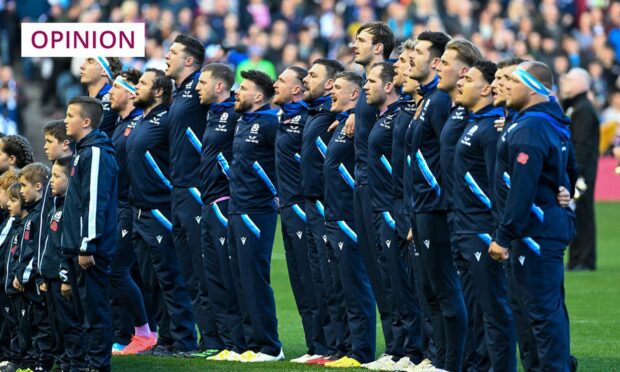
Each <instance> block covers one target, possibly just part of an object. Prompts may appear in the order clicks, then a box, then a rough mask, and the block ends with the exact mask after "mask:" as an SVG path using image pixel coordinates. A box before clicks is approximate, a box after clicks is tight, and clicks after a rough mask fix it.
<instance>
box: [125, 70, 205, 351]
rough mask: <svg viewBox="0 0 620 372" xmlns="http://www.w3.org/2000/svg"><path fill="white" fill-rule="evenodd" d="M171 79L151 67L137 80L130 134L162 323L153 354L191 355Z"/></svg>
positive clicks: (149, 281) (144, 271)
mask: <svg viewBox="0 0 620 372" xmlns="http://www.w3.org/2000/svg"><path fill="white" fill-rule="evenodd" d="M172 84H173V83H172V81H171V80H170V79H169V78H168V77H166V76H164V73H163V71H161V70H156V69H147V70H146V71H145V72H144V74H142V77H141V78H140V80H139V82H138V85H136V98H135V99H134V106H135V107H138V108H141V109H142V110H143V111H144V113H143V115H142V117H141V118H140V120H139V121H138V122H137V123H136V126H135V127H134V128H133V130H132V133H131V135H130V136H129V137H128V138H127V141H126V148H127V150H126V151H127V167H128V168H127V172H128V174H129V178H130V180H129V182H130V183H129V186H130V188H129V203H130V204H131V207H132V209H133V243H134V248H135V250H136V254H137V256H138V264H139V266H140V274H141V275H142V281H143V283H144V286H145V288H144V289H145V293H147V294H148V296H147V299H146V302H147V308H149V310H150V311H154V312H156V318H157V323H158V326H159V332H158V335H159V337H158V340H157V346H156V347H155V349H153V350H152V354H153V355H161V356H165V355H173V354H179V355H187V354H188V353H189V352H192V351H194V350H195V349H196V331H195V322H194V317H193V314H192V309H191V300H190V297H189V293H188V291H187V288H186V287H185V282H184V280H183V277H182V276H181V273H180V268H179V263H178V261H177V256H176V255H175V253H174V250H173V249H172V247H173V241H172V223H171V222H170V214H171V212H170V196H171V190H172V185H171V184H170V181H169V164H170V157H169V148H168V133H169V129H170V128H169V125H170V124H169V123H168V121H167V117H166V114H167V113H168V108H169V105H170V101H171V99H172V88H173V87H172Z"/></svg>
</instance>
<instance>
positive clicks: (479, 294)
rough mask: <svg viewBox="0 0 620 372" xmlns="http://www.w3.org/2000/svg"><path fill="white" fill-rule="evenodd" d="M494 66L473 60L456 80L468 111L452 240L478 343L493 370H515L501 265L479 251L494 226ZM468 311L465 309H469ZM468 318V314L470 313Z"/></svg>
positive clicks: (456, 170) (458, 155)
mask: <svg viewBox="0 0 620 372" xmlns="http://www.w3.org/2000/svg"><path fill="white" fill-rule="evenodd" d="M496 69H497V67H496V65H495V64H494V63H492V62H490V61H479V62H476V63H474V65H473V66H472V68H471V69H470V70H469V71H468V72H467V74H466V75H465V77H464V78H462V79H460V80H459V83H458V95H457V97H456V101H457V103H458V104H459V105H461V106H463V107H465V108H466V109H467V110H468V114H469V118H470V120H469V122H468V124H467V126H466V127H465V129H464V130H463V133H462V135H461V137H460V139H459V141H458V143H457V145H456V149H455V155H454V161H453V166H452V167H451V168H450V169H451V170H452V171H453V178H452V181H453V182H454V184H453V188H454V190H455V192H454V194H453V198H452V200H453V203H454V204H453V211H454V212H453V213H454V219H453V227H452V228H453V230H452V234H453V239H454V244H455V245H456V247H457V249H458V251H459V252H458V253H459V255H460V257H462V259H463V260H464V265H463V270H464V271H465V272H467V273H468V274H469V275H470V278H471V279H472V280H473V281H474V282H475V285H472V286H471V288H472V293H471V294H472V295H473V300H474V301H475V303H476V305H477V307H478V309H479V311H480V314H479V317H480V319H479V320H480V321H481V322H482V326H483V328H482V332H481V333H482V335H483V336H485V335H486V337H482V339H481V340H477V344H475V345H474V346H479V344H478V343H480V342H482V343H483V345H484V346H485V352H486V353H488V357H489V359H490V366H491V367H492V368H493V370H495V371H515V370H516V359H515V349H516V341H515V333H514V321H513V317H512V311H511V309H510V306H509V301H508V294H507V281H506V272H505V271H504V267H503V265H502V264H500V263H498V262H496V261H493V260H492V259H491V258H490V257H489V256H488V255H485V254H484V251H485V248H487V247H488V245H489V243H490V240H491V235H490V234H491V233H492V232H493V231H492V230H493V228H494V226H495V220H494V218H493V213H492V202H491V199H490V197H489V195H492V194H491V191H492V189H491V186H492V182H493V177H494V171H495V157H496V149H497V140H498V138H499V135H500V134H499V133H498V132H497V130H496V129H495V128H494V126H493V123H494V122H495V120H497V119H498V118H500V117H502V116H503V115H504V111H503V108H501V107H494V106H493V93H492V88H491V85H490V84H491V83H492V82H493V80H494V75H495V72H496ZM456 191H458V192H456ZM468 310H470V309H469V308H468ZM470 318H471V315H470Z"/></svg>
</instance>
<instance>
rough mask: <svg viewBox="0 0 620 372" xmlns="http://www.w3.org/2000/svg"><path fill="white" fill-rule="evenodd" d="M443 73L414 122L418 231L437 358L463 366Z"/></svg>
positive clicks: (426, 91) (443, 364)
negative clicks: (445, 164) (446, 178)
mask: <svg viewBox="0 0 620 372" xmlns="http://www.w3.org/2000/svg"><path fill="white" fill-rule="evenodd" d="M438 83H439V77H438V76H436V77H435V79H434V80H433V81H431V82H430V83H429V84H427V85H425V86H422V87H421V88H420V90H421V92H422V96H423V97H424V99H423V101H422V103H421V105H422V108H421V111H420V114H419V116H418V117H417V118H415V119H414V121H413V122H412V124H411V127H412V129H411V153H410V154H409V155H410V156H411V173H410V175H411V178H410V185H411V187H412V189H411V194H410V195H411V196H412V204H413V205H412V206H413V210H412V212H413V214H412V216H413V221H412V228H413V233H414V234H413V236H414V239H415V244H416V246H417V247H418V252H419V253H420V259H421V266H420V267H421V268H422V269H421V271H422V272H421V273H420V279H421V287H422V293H423V295H424V296H425V297H426V302H427V304H428V309H429V315H430V318H431V322H432V324H433V340H434V342H435V345H436V347H437V355H436V360H434V361H433V364H434V365H435V366H437V367H439V368H443V369H446V370H450V371H451V370H459V368H460V367H461V359H462V356H463V345H464V341H465V335H464V334H465V331H466V311H465V304H464V302H463V295H462V293H461V286H460V283H459V279H458V274H457V273H456V270H455V268H454V263H453V261H452V257H451V255H452V252H451V245H450V230H449V226H448V220H447V213H446V206H445V203H444V202H443V200H442V197H443V195H442V194H443V193H444V191H443V190H442V188H443V186H444V184H443V183H442V179H441V176H442V174H441V165H440V152H441V144H440V136H441V132H442V130H443V128H444V125H445V124H446V121H448V119H449V117H450V116H449V115H450V108H451V107H452V101H451V99H450V96H449V95H448V94H447V93H446V92H443V91H441V90H438V89H437V85H438Z"/></svg>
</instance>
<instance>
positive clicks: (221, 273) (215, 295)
mask: <svg viewBox="0 0 620 372" xmlns="http://www.w3.org/2000/svg"><path fill="white" fill-rule="evenodd" d="M234 76H235V75H234V72H233V71H232V70H231V69H230V67H228V66H227V65H224V64H221V63H211V64H208V65H206V66H205V67H204V68H203V69H202V73H201V74H200V77H199V79H198V84H197V85H196V91H197V92H198V95H199V97H200V104H202V105H204V106H207V107H208V108H209V111H208V113H207V117H206V122H207V127H206V129H205V132H204V136H203V137H202V144H201V145H202V155H201V161H200V175H201V180H202V181H201V190H200V191H201V197H202V203H203V205H202V218H201V219H200V224H201V228H202V254H203V257H204V265H205V267H204V269H205V273H204V275H205V278H206V280H207V282H206V284H207V290H208V291H209V293H210V294H211V297H210V300H211V309H212V311H213V315H214V316H215V321H216V326H217V329H218V333H219V335H220V337H221V338H222V342H223V343H224V350H222V351H221V352H220V353H219V354H216V355H213V356H210V357H207V360H230V359H235V358H237V357H238V356H239V354H240V353H242V352H243V351H245V350H247V345H246V342H245V338H244V335H243V328H242V317H241V313H240V310H239V303H238V301H237V294H236V293H235V286H234V283H233V280H232V272H231V266H230V259H229V253H228V237H227V235H228V203H229V201H230V190H229V183H228V179H229V177H230V162H231V161H232V142H233V138H234V135H235V127H236V125H237V121H238V120H239V117H240V115H239V114H238V113H236V112H235V110H234V103H235V97H234V96H233V95H232V94H231V90H230V89H231V88H232V86H233V84H234Z"/></svg>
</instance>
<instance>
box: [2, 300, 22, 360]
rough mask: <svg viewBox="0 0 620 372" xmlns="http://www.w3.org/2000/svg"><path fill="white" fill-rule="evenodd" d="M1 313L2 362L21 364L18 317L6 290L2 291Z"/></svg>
mask: <svg viewBox="0 0 620 372" xmlns="http://www.w3.org/2000/svg"><path fill="white" fill-rule="evenodd" d="M0 311H2V322H0V340H1V343H0V353H1V356H2V360H6V361H10V362H13V363H16V364H19V351H20V349H19V340H18V329H17V317H16V314H15V309H14V307H13V305H12V299H11V297H9V296H8V295H7V294H6V292H5V291H4V288H2V289H0Z"/></svg>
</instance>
